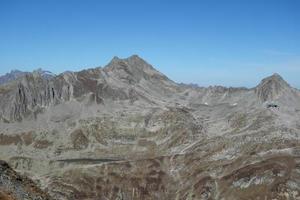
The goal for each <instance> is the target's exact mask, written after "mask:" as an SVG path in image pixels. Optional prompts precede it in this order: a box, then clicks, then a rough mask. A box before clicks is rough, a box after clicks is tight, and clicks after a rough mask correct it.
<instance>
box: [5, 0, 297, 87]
mask: <svg viewBox="0 0 300 200" xmlns="http://www.w3.org/2000/svg"><path fill="white" fill-rule="evenodd" d="M299 8H300V2H299V1H294V0H287V1H281V0H276V1H271V0H265V1H258V0H254V1H243V2H241V1H236V0H230V1H226V2H224V1H217V0H215V1H205V0H203V1H188V2H179V1H151V2H140V1H134V0H131V1H126V2H123V1H101V2H100V1H93V0H91V1H87V2H83V1H68V0H64V1H43V2H41V1H34V0H30V1H6V2H4V1H2V2H1V3H0V25H1V27H3V30H2V31H1V32H0V42H1V46H0V74H1V75H3V74H5V73H7V72H9V71H11V70H12V69H19V70H22V71H32V70H34V69H37V68H43V69H46V70H49V71H51V72H53V73H56V74H58V73H61V72H63V71H66V70H71V71H79V70H82V69H85V68H93V67H97V66H104V65H106V64H107V63H108V62H109V61H110V60H111V59H112V58H113V57H114V56H118V57H121V58H125V57H128V56H130V55H132V54H138V55H139V56H140V57H142V58H143V59H145V60H146V61H147V62H149V63H150V64H152V65H153V66H154V67H155V68H156V69H157V70H159V71H160V72H162V73H164V74H165V75H167V76H168V77H169V78H170V79H172V80H174V81H176V82H183V83H195V84H198V85H200V86H208V85H224V86H233V87H238V86H245V87H253V86H255V85H256V84H257V83H258V82H259V81H260V80H261V79H262V78H264V77H266V76H270V75H272V74H273V73H279V74H280V75H281V76H283V77H284V79H285V80H286V81H287V82H289V83H290V84H291V85H292V86H293V87H297V88H300V80H299V78H298V76H299V74H300V41H299V39H298V37H299V35H300V28H299V19H300V14H299V12H298V10H299Z"/></svg>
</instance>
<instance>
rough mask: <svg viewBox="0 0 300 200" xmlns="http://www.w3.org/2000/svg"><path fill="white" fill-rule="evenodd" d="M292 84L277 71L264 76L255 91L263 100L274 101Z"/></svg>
mask: <svg viewBox="0 0 300 200" xmlns="http://www.w3.org/2000/svg"><path fill="white" fill-rule="evenodd" d="M289 88H290V85H289V84H288V83H287V82H286V81H285V80H284V79H283V78H282V77H281V76H280V75H279V74H277V73H274V74H273V75H272V76H269V77H267V78H264V79H263V80H262V81H261V82H260V84H259V85H258V86H256V88H255V93H256V94H257V96H258V98H259V99H260V100H261V101H262V102H266V101H273V100H275V99H276V98H277V97H279V96H280V95H281V94H282V93H283V92H284V91H285V90H288V89H289Z"/></svg>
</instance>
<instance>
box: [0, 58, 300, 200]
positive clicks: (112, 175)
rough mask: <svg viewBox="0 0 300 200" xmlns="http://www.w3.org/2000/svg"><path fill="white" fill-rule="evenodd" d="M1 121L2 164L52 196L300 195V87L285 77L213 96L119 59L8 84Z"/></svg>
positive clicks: (238, 199)
mask: <svg viewBox="0 0 300 200" xmlns="http://www.w3.org/2000/svg"><path fill="white" fill-rule="evenodd" d="M0 121H1V122H0V159H2V160H5V161H6V162H8V163H9V165H10V166H11V167H12V168H13V169H14V170H16V171H17V172H18V173H21V174H22V176H27V177H29V178H31V179H32V180H34V182H35V184H36V185H38V186H39V187H40V188H41V189H42V190H43V192H44V194H45V195H46V196H47V194H49V195H50V196H51V198H53V199H62V200H64V199H65V200H77V199H78V200H99V199H101V200H102V199H103V200H104V199H109V200H115V199H118V200H121V199H123V200H131V199H133V200H139V199H143V200H148V199H149V200H150V199H172V200H173V199H178V200H181V199H182V200H183V199H184V200H192V199H211V200H213V199H216V200H218V199H219V200H243V199H244V200H249V199H255V200H268V199H273V200H275V199H276V200H285V199H288V200H296V199H300V91H299V90H297V89H295V88H292V87H291V86H290V85H289V84H288V83H287V82H285V81H284V80H283V79H282V77H280V75H278V74H274V75H272V76H270V77H267V78H265V79H263V80H262V81H261V83H259V84H258V85H257V86H256V87H255V88H251V89H248V88H225V87H222V86H214V87H208V88H203V87H196V86H191V85H184V84H177V83H175V82H173V81H171V80H170V79H168V78H167V77H166V76H165V75H163V74H161V73H160V72H158V71H157V70H155V69H154V68H153V67H152V66H151V65H149V64H148V63H147V62H145V61H144V60H143V59H141V58H139V57H138V56H136V55H134V56H131V57H129V58H127V59H120V58H117V57H115V58H113V59H112V61H111V62H110V63H109V64H108V65H107V66H105V67H103V68H101V67H99V68H94V69H87V70H83V71H80V72H65V73H62V74H59V75H57V76H53V77H48V78H45V77H44V76H42V75H41V74H40V73H26V74H25V75H23V76H20V77H17V78H15V79H14V80H12V81H9V82H7V83H5V84H2V85H1V86H0ZM1 169H2V168H1ZM10 170H12V169H10ZM1 175H2V171H1ZM1 175H0V178H1V177H2V176H1ZM10 176H12V175H9V176H8V177H10ZM1 181H2V179H0V191H1V192H0V199H1V198H2V197H1V195H2V193H3V194H6V195H7V194H12V193H13V194H15V193H14V191H13V190H10V191H11V192H12V193H7V192H6V193H5V191H6V187H5V186H3V184H2V185H1V183H2V182H1ZM16 184H18V183H17V182H16ZM30 184H31V183H30ZM32 184H33V183H32ZM4 185H6V184H4ZM26 185H27V184H26V182H25V183H24V186H26ZM13 187H14V186H13ZM15 188H16V190H19V189H17V186H16V187H15ZM3 191H4V192H3ZM46 196H45V197H28V198H27V199H47V198H48V197H46ZM13 198H15V199H25V198H23V197H20V196H14V197H13ZM13 198H10V197H7V198H6V199H13ZM4 199H5V198H4Z"/></svg>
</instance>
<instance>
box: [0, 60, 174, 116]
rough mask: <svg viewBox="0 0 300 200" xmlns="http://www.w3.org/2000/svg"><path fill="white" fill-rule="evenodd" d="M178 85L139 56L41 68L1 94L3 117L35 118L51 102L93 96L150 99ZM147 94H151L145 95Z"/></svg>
mask: <svg viewBox="0 0 300 200" xmlns="http://www.w3.org/2000/svg"><path fill="white" fill-rule="evenodd" d="M176 88H177V85H176V84H175V83H174V82H172V81H171V80H169V79H168V78H167V77H166V76H164V75H163V74H161V73H159V72H158V71H156V70H155V69H154V68H153V67H152V66H151V65H149V64H148V63H146V62H145V61H144V60H142V59H141V58H139V57H138V56H132V57H130V58H128V59H123V60H122V59H119V58H114V59H113V60H112V61H111V62H110V63H109V64H108V65H107V66H105V67H104V68H103V69H102V68H96V69H89V70H83V71H80V72H76V73H72V72H67V73H64V74H60V75H58V76H56V77H52V78H51V79H49V77H45V76H44V75H43V74H42V73H40V71H38V72H34V73H29V74H26V75H25V76H24V77H23V78H22V79H21V80H20V81H15V82H13V83H11V84H10V85H7V86H5V87H4V88H3V89H2V90H3V92H1V93H0V96H1V98H2V99H3V100H2V101H1V103H0V104H1V105H0V106H1V107H2V112H1V117H2V118H3V119H5V120H8V121H21V120H22V119H23V118H29V119H33V118H36V116H37V114H38V113H40V112H41V111H43V110H44V109H47V107H48V106H50V105H55V104H59V103H61V102H65V101H69V100H71V99H76V100H78V101H81V100H82V99H83V98H85V97H86V96H87V95H90V101H95V102H96V103H97V104H100V103H103V102H104V100H130V101H131V102H134V101H136V100H138V99H140V98H144V99H145V100H147V101H149V102H150V101H152V99H150V98H151V97H152V96H156V97H157V98H160V97H165V96H167V95H172V92H173V91H175V90H176ZM144 93H147V94H144Z"/></svg>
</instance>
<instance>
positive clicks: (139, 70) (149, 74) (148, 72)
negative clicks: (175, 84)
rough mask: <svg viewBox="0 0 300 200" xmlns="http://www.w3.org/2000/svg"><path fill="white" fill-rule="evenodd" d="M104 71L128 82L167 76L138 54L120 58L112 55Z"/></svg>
mask: <svg viewBox="0 0 300 200" xmlns="http://www.w3.org/2000/svg"><path fill="white" fill-rule="evenodd" d="M103 70H104V71H105V72H106V73H108V74H110V75H111V76H114V77H116V78H117V79H120V80H128V81H129V82H130V83H136V82H139V81H140V80H141V79H145V80H150V79H151V80H152V79H157V78H159V79H161V80H162V79H165V80H167V77H166V76H164V75H163V74H161V73H160V72H159V71H157V70H156V69H155V68H154V67H152V66H151V65H150V64H148V63H147V62H146V61H145V60H143V59H142V58H140V57H139V56H138V55H132V56H130V57H128V58H125V59H121V58H119V57H116V56H115V57H114V58H113V59H112V60H111V61H110V63H109V64H108V65H106V66H105V67H104V69H103Z"/></svg>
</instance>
